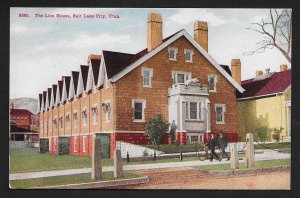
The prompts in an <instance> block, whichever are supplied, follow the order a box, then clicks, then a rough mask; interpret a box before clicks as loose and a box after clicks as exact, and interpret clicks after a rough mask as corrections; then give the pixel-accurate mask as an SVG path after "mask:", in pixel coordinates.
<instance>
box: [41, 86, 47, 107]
mask: <svg viewBox="0 0 300 198" xmlns="http://www.w3.org/2000/svg"><path fill="white" fill-rule="evenodd" d="M46 101H47V91H43V101H42V110H43V111H44V112H45V110H47V109H46V108H47V107H46Z"/></svg>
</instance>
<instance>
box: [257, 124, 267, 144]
mask: <svg viewBox="0 0 300 198" xmlns="http://www.w3.org/2000/svg"><path fill="white" fill-rule="evenodd" d="M255 132H256V134H257V136H258V138H259V139H260V141H262V142H264V143H265V142H266V139H267V137H268V127H267V126H261V127H257V128H255Z"/></svg>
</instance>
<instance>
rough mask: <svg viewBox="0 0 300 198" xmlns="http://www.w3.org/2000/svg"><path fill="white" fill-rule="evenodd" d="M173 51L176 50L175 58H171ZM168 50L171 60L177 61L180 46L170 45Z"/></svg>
mask: <svg viewBox="0 0 300 198" xmlns="http://www.w3.org/2000/svg"><path fill="white" fill-rule="evenodd" d="M171 51H174V58H171V57H170V55H171ZM168 52H169V60H172V61H177V53H178V48H176V47H169V48H168Z"/></svg>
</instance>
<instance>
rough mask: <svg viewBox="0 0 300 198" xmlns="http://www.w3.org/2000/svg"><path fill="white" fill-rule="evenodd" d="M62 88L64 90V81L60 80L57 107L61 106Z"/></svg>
mask: <svg viewBox="0 0 300 198" xmlns="http://www.w3.org/2000/svg"><path fill="white" fill-rule="evenodd" d="M62 88H63V81H62V80H59V81H58V83H57V91H56V101H55V105H56V106H59V104H60V100H61V96H62Z"/></svg>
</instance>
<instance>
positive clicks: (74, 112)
mask: <svg viewBox="0 0 300 198" xmlns="http://www.w3.org/2000/svg"><path fill="white" fill-rule="evenodd" d="M75 114H76V118H75ZM73 120H74V122H73V123H74V128H75V129H76V128H78V111H77V110H75V111H73Z"/></svg>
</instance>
